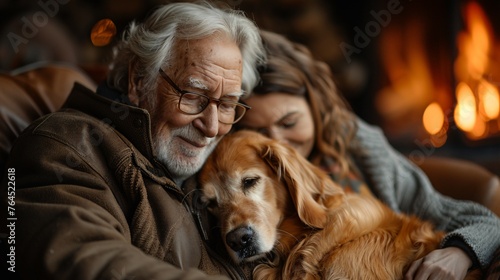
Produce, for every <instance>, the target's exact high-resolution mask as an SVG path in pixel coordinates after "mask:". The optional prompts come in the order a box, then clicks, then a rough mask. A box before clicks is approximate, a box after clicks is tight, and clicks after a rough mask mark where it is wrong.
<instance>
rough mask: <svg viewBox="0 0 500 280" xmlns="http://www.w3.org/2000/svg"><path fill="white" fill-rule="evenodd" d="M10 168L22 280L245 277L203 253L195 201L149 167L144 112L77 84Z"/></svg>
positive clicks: (23, 138) (27, 137) (22, 144)
mask: <svg viewBox="0 0 500 280" xmlns="http://www.w3.org/2000/svg"><path fill="white" fill-rule="evenodd" d="M7 168H8V169H9V170H11V171H13V173H15V186H16V189H15V207H14V208H15V214H14V217H15V218H16V220H15V225H16V227H15V248H14V249H15V254H16V259H15V261H16V271H17V272H18V273H20V276H22V277H21V278H22V279H73V280H74V279H136V280H137V279H195V278H196V279H209V278H210V277H209V276H207V275H213V276H212V278H210V279H219V278H227V276H229V278H245V276H242V271H241V270H240V269H238V268H235V267H232V266H231V265H230V262H227V261H225V258H223V257H221V256H220V255H219V254H217V253H215V252H214V250H212V249H211V248H210V246H208V245H207V240H206V239H207V233H206V232H205V229H204V228H203V226H202V224H204V223H205V221H202V219H201V217H202V216H203V215H200V214H199V213H198V209H196V207H193V201H195V202H194V203H196V195H193V194H195V193H196V192H193V191H192V189H185V188H184V187H183V188H181V187H178V186H176V185H175V183H174V182H173V181H172V180H170V179H169V176H168V173H167V170H166V169H165V168H164V167H163V165H162V164H160V163H159V162H158V161H157V160H156V159H155V157H154V155H153V152H152V145H151V133H150V119H149V114H148V113H147V112H146V111H145V110H142V109H140V108H136V107H132V106H127V105H124V104H121V103H117V102H113V101H111V100H109V99H107V98H104V97H101V96H99V95H97V94H95V93H94V92H92V91H90V90H88V89H86V88H85V87H83V86H81V85H78V84H76V85H75V88H74V89H73V91H72V93H71V95H70V97H69V98H68V100H67V102H66V104H65V106H64V108H63V109H62V110H60V111H59V112H56V113H52V114H49V115H46V116H44V117H42V118H41V119H38V120H37V121H36V122H34V123H33V124H32V125H31V126H30V127H28V129H26V130H25V131H24V132H23V133H22V134H21V135H20V137H19V138H18V140H17V142H16V144H15V145H14V147H13V150H12V153H11V155H10V160H9V162H8V163H7ZM186 185H189V184H186ZM191 185H193V184H191ZM190 188H192V186H191V187H190ZM3 201H4V203H5V200H4V199H3ZM5 208H7V207H6V206H5ZM3 212H5V211H3ZM221 275H225V276H226V277H224V276H221Z"/></svg>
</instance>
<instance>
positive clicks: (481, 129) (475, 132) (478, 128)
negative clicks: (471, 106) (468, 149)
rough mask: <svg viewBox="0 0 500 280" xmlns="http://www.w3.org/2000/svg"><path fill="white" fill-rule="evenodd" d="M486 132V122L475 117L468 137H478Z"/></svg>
mask: <svg viewBox="0 0 500 280" xmlns="http://www.w3.org/2000/svg"><path fill="white" fill-rule="evenodd" d="M486 134H487V131H486V124H485V123H484V121H482V120H481V119H476V123H475V124H474V127H473V128H472V130H471V131H470V134H469V137H472V138H476V139H479V138H481V137H483V136H485V135H486Z"/></svg>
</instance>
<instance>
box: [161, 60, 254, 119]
mask: <svg viewBox="0 0 500 280" xmlns="http://www.w3.org/2000/svg"><path fill="white" fill-rule="evenodd" d="M159 72H160V75H161V77H162V78H163V79H164V80H165V81H167V83H168V84H169V85H170V86H171V87H172V88H173V89H174V90H175V91H176V92H177V94H179V103H178V104H177V108H179V110H180V111H181V112H183V113H184V114H187V115H197V114H199V113H201V112H203V110H205V109H206V108H207V107H208V104H210V102H215V103H216V104H217V112H218V118H219V122H220V123H223V124H235V123H237V122H238V121H239V120H241V118H243V115H245V113H246V111H247V110H250V109H251V108H252V107H250V106H248V105H246V104H242V103H239V102H234V101H227V100H220V99H217V98H212V97H209V96H206V95H204V94H201V93H195V92H189V91H185V90H182V89H180V88H179V87H178V86H177V85H176V84H175V83H174V81H172V79H170V77H169V76H168V75H167V73H165V71H163V69H161V68H160V70H159Z"/></svg>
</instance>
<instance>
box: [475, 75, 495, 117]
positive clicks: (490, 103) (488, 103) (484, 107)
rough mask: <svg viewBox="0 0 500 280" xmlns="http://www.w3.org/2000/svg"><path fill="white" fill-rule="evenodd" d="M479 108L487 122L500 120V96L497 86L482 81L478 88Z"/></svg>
mask: <svg viewBox="0 0 500 280" xmlns="http://www.w3.org/2000/svg"><path fill="white" fill-rule="evenodd" d="M478 95H479V108H481V112H482V114H483V116H484V118H485V119H486V120H493V119H496V118H498V115H499V113H500V94H499V93H498V89H497V87H496V86H494V85H492V84H491V83H489V82H488V81H485V80H482V81H481V83H479V86H478Z"/></svg>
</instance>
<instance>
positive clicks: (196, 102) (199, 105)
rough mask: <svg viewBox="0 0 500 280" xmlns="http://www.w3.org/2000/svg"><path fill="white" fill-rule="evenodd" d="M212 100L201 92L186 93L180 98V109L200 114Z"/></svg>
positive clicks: (188, 112)
mask: <svg viewBox="0 0 500 280" xmlns="http://www.w3.org/2000/svg"><path fill="white" fill-rule="evenodd" d="M209 101H210V100H209V99H208V97H206V96H203V95H201V94H194V93H189V92H187V93H184V94H182V95H181V99H180V100H179V109H180V110H181V111H182V112H184V113H186V114H193V115H194V114H198V113H200V112H201V111H203V110H205V108H206V107H207V105H208V102H209Z"/></svg>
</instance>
